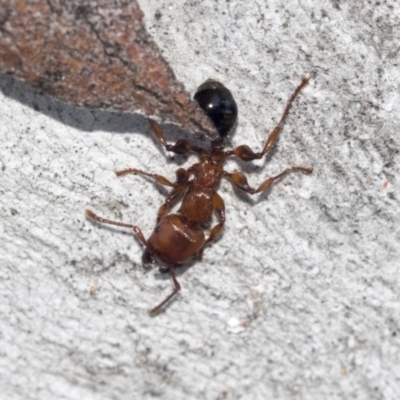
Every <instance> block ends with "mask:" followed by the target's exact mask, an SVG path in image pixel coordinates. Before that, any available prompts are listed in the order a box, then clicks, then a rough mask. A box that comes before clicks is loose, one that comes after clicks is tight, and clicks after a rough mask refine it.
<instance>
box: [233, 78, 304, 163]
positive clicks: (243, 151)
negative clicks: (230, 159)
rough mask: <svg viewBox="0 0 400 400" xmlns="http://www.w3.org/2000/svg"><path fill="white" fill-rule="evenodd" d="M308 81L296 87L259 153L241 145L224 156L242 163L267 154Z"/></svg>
mask: <svg viewBox="0 0 400 400" xmlns="http://www.w3.org/2000/svg"><path fill="white" fill-rule="evenodd" d="M308 81H309V78H303V80H302V81H301V83H300V85H299V86H297V88H296V90H295V91H294V92H293V94H292V95H291V96H290V99H289V100H288V102H287V103H286V107H285V110H284V112H283V114H282V117H281V119H280V121H279V123H278V125H277V126H276V127H275V128H274V129H273V131H272V132H271V133H270V134H269V136H268V139H267V141H266V142H265V145H264V148H263V150H262V151H261V152H258V153H254V152H253V150H251V149H250V147H249V146H246V145H242V146H239V147H236V149H233V150H229V151H227V152H225V154H226V155H227V156H231V155H235V156H236V157H239V158H240V159H241V160H243V161H252V160H256V159H260V158H262V157H263V156H264V155H265V154H266V153H268V152H269V151H270V150H271V148H272V147H273V146H274V144H275V143H276V141H277V139H278V136H279V133H280V132H281V130H282V127H283V124H284V123H285V120H286V117H287V116H288V114H289V111H290V109H291V107H292V104H293V101H294V100H295V98H296V97H297V95H298V94H299V93H300V92H301V90H302V89H303V88H304V86H306V85H307V83H308Z"/></svg>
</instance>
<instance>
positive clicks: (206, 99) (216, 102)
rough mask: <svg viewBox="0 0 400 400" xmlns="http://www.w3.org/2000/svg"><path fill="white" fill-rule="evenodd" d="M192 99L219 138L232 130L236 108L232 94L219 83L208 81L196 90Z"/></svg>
mask: <svg viewBox="0 0 400 400" xmlns="http://www.w3.org/2000/svg"><path fill="white" fill-rule="evenodd" d="M194 99H195V100H196V101H197V103H198V104H199V106H200V107H201V108H202V109H203V111H204V112H205V113H206V114H207V115H208V117H209V118H210V119H211V121H212V122H213V123H214V125H215V127H216V128H217V131H218V134H219V136H220V137H221V138H224V137H225V136H227V135H228V134H229V133H230V132H231V131H232V129H233V128H234V126H235V124H236V120H237V116H238V108H237V105H236V102H235V99H234V98H233V96H232V93H231V92H230V91H229V90H228V89H227V88H226V87H225V86H224V85H223V84H222V83H220V82H217V81H213V80H212V79H209V80H207V81H205V82H204V83H203V84H202V85H201V86H199V88H198V89H197V92H196V94H195V95H194Z"/></svg>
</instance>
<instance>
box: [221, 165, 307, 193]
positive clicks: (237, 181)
mask: <svg viewBox="0 0 400 400" xmlns="http://www.w3.org/2000/svg"><path fill="white" fill-rule="evenodd" d="M312 171H313V170H312V168H304V167H292V168H287V169H285V170H284V171H283V172H281V173H280V174H278V175H275V176H273V177H271V178H268V179H266V180H265V181H264V182H263V183H262V184H261V185H260V186H259V187H258V188H257V189H253V188H251V187H250V186H249V184H248V182H247V178H246V175H244V174H243V173H242V172H233V173H229V172H226V171H224V172H223V174H224V176H226V177H227V178H229V179H230V180H231V181H232V183H233V184H234V185H235V186H236V187H238V188H239V189H242V190H243V191H245V192H246V193H249V194H255V193H260V192H264V191H265V190H267V189H268V188H269V187H270V186H271V185H272V184H273V183H275V182H276V181H278V180H280V179H282V178H284V177H285V176H286V175H289V174H291V173H292V172H302V173H303V174H306V175H309V174H311V173H312Z"/></svg>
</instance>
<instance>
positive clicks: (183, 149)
mask: <svg viewBox="0 0 400 400" xmlns="http://www.w3.org/2000/svg"><path fill="white" fill-rule="evenodd" d="M149 124H150V127H151V129H152V130H153V133H154V135H155V136H156V138H157V139H158V141H159V142H160V143H161V144H162V145H163V146H164V147H165V148H166V149H167V150H168V151H172V152H173V153H176V154H186V153H188V152H189V151H195V152H197V153H200V152H201V151H203V149H201V148H200V147H196V146H193V145H192V144H191V143H190V142H189V141H188V140H185V139H180V140H178V141H177V142H176V143H175V144H174V145H172V144H168V143H167V141H166V140H165V137H164V134H163V133H162V130H161V128H160V126H159V125H158V124H157V122H156V121H153V120H152V119H149Z"/></svg>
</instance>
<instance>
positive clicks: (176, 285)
mask: <svg viewBox="0 0 400 400" xmlns="http://www.w3.org/2000/svg"><path fill="white" fill-rule="evenodd" d="M169 272H170V273H171V278H172V281H173V282H174V290H173V291H172V293H171V294H170V295H169V296H167V298H166V299H165V300H163V301H162V302H161V303H160V304H159V305H158V306H155V307H154V308H152V309H151V310H149V314H150V315H151V316H152V317H154V316H155V315H156V314H158V313H159V312H160V310H161V309H162V308H163V307H164V306H165V304H167V303H168V302H169V301H170V300H171V299H172V298H173V297H174V296H175V295H176V294H177V293H178V292H179V291H180V290H181V285H180V284H179V282H178V281H177V279H176V276H175V271H174V268H173V267H171V268H170V270H169Z"/></svg>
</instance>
